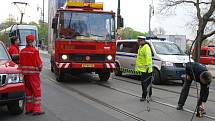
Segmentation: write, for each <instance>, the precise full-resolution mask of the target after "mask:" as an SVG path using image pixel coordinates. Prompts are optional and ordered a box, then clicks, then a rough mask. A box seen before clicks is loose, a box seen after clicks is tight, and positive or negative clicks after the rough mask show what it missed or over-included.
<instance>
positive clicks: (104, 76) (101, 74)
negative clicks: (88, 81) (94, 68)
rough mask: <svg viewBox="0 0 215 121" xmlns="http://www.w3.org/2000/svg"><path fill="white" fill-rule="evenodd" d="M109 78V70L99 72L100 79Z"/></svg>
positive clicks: (106, 79)
mask: <svg viewBox="0 0 215 121" xmlns="http://www.w3.org/2000/svg"><path fill="white" fill-rule="evenodd" d="M109 78H110V71H102V72H100V73H99V79H100V81H105V82H106V81H108V79H109Z"/></svg>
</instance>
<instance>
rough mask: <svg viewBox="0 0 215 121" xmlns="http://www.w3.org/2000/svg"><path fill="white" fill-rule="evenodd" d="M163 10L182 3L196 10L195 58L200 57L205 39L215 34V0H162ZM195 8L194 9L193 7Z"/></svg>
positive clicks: (172, 8)
mask: <svg viewBox="0 0 215 121" xmlns="http://www.w3.org/2000/svg"><path fill="white" fill-rule="evenodd" d="M160 3H161V4H160V5H161V8H162V9H161V10H162V12H164V11H166V12H171V10H175V9H176V8H177V7H178V6H180V5H189V6H188V7H192V10H195V15H196V21H197V27H196V28H197V31H196V37H195V46H194V60H195V61H198V60H199V58H200V49H201V45H202V42H203V40H205V39H207V38H209V37H211V36H213V35H214V34H215V29H214V28H215V0H204V1H203V0H162V1H161V2H160ZM193 8H194V9H193Z"/></svg>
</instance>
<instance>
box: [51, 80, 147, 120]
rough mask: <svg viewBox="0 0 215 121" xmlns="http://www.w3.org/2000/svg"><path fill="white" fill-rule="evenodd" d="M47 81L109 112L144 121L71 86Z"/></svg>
mask: <svg viewBox="0 0 215 121" xmlns="http://www.w3.org/2000/svg"><path fill="white" fill-rule="evenodd" d="M48 80H49V81H50V82H52V83H54V84H56V85H58V86H60V87H62V88H66V89H68V90H70V91H72V92H75V93H77V94H79V95H80V96H82V97H84V98H87V99H89V100H91V101H93V102H96V103H98V104H100V105H102V106H104V107H107V108H109V109H111V110H114V111H116V112H118V113H120V114H123V115H125V116H126V117H128V118H132V119H134V120H136V121H145V120H144V119H142V118H140V117H138V116H136V115H135V114H132V113H131V112H128V111H126V110H123V109H121V108H119V107H116V106H113V105H110V104H108V103H106V102H104V101H101V100H99V99H97V98H94V97H93V96H90V95H88V94H86V93H83V92H81V91H79V90H77V89H75V88H73V87H71V86H67V85H63V84H61V83H58V82H56V80H54V79H52V78H51V79H48Z"/></svg>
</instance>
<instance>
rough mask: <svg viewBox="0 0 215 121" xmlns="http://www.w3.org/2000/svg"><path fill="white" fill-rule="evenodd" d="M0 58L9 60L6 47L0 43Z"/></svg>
mask: <svg viewBox="0 0 215 121" xmlns="http://www.w3.org/2000/svg"><path fill="white" fill-rule="evenodd" d="M0 60H9V57H8V54H7V52H6V49H5V48H4V46H3V45H2V44H0Z"/></svg>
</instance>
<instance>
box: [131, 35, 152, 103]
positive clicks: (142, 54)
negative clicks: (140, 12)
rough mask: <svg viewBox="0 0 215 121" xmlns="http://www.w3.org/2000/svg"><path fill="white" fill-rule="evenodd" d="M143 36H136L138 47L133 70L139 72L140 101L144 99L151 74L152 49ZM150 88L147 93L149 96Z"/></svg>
mask: <svg viewBox="0 0 215 121" xmlns="http://www.w3.org/2000/svg"><path fill="white" fill-rule="evenodd" d="M145 40H146V39H145V38H143V37H138V43H139V49H138V54H137V58H136V65H135V70H136V71H137V72H141V78H140V80H141V85H142V97H141V99H140V101H145V100H146V95H147V88H148V86H149V84H150V83H151V76H152V51H151V47H150V45H149V43H147V42H146V41H145ZM151 94H152V92H151V88H150V92H149V95H150V96H151Z"/></svg>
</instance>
